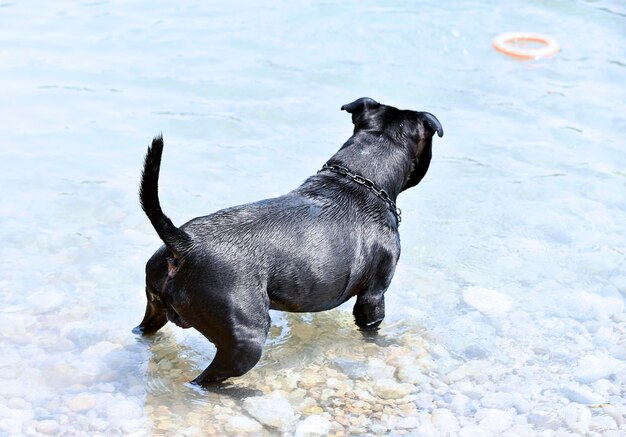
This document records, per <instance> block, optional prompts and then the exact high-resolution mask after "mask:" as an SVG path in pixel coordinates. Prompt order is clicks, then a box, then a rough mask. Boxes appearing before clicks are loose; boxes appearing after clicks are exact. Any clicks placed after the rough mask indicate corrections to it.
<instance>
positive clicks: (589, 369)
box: [574, 352, 626, 384]
mask: <svg viewBox="0 0 626 437" xmlns="http://www.w3.org/2000/svg"><path fill="white" fill-rule="evenodd" d="M624 367H626V364H625V363H624V362H622V361H620V360H617V359H615V358H613V357H611V356H610V355H607V354H604V353H602V352H597V353H595V354H591V355H585V356H584V357H581V358H579V359H578V364H577V366H576V368H575V369H574V379H575V380H576V381H578V382H582V383H584V384H587V383H590V382H594V381H597V380H598V379H603V378H607V377H609V376H611V375H613V374H615V373H618V372H619V371H621V370H622V369H624Z"/></svg>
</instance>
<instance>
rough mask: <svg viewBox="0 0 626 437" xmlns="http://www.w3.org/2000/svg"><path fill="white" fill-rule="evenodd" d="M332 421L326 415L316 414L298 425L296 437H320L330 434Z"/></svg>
mask: <svg viewBox="0 0 626 437" xmlns="http://www.w3.org/2000/svg"><path fill="white" fill-rule="evenodd" d="M329 432H330V422H329V421H328V419H326V418H325V417H324V416H322V415H319V414H314V415H312V416H309V417H307V418H306V419H304V420H303V421H301V422H300V423H298V425H297V426H296V434H295V437H318V436H325V435H328V433H329Z"/></svg>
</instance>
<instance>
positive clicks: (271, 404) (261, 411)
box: [243, 395, 296, 432]
mask: <svg viewBox="0 0 626 437" xmlns="http://www.w3.org/2000/svg"><path fill="white" fill-rule="evenodd" d="M243 408H244V409H245V410H246V411H247V412H248V414H250V415H251V416H252V417H254V418H255V419H256V420H258V421H259V422H261V423H262V424H264V425H267V426H271V427H274V428H277V429H278V430H280V431H283V432H286V431H291V430H293V428H294V425H295V421H296V416H295V414H294V412H293V408H292V407H291V404H290V403H289V401H288V400H287V399H286V398H284V397H282V396H277V395H274V396H272V395H269V396H255V397H250V398H246V399H244V401H243Z"/></svg>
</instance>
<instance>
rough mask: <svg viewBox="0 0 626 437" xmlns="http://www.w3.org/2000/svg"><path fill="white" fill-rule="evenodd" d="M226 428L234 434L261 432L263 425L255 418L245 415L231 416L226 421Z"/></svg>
mask: <svg viewBox="0 0 626 437" xmlns="http://www.w3.org/2000/svg"><path fill="white" fill-rule="evenodd" d="M226 430H227V431H228V432H229V433H232V434H238V433H242V432H243V433H259V432H261V431H262V430H263V426H262V425H261V424H260V423H259V422H257V421H256V420H254V419H250V418H249V417H246V416H243V415H236V416H230V417H229V418H228V421H227V422H226Z"/></svg>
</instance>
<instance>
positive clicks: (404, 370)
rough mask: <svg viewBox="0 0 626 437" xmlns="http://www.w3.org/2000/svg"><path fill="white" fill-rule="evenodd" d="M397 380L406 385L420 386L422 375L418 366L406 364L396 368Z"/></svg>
mask: <svg viewBox="0 0 626 437" xmlns="http://www.w3.org/2000/svg"><path fill="white" fill-rule="evenodd" d="M398 379H399V380H400V381H402V382H406V383H408V384H420V383H421V382H422V381H423V380H424V375H422V372H421V369H420V368H419V367H418V366H416V365H415V364H410V363H407V364H402V365H400V366H399V367H398Z"/></svg>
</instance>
